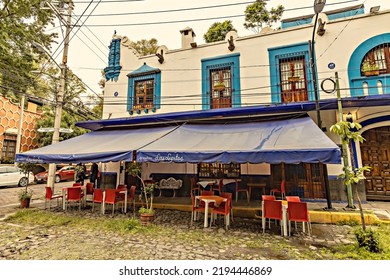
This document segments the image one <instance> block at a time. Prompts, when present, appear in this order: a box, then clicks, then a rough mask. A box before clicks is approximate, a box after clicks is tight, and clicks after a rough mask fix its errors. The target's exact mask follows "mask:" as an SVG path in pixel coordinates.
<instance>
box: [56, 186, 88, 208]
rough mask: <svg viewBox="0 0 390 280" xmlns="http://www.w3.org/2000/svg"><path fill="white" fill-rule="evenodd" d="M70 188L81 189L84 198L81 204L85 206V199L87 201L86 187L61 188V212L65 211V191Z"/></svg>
mask: <svg viewBox="0 0 390 280" xmlns="http://www.w3.org/2000/svg"><path fill="white" fill-rule="evenodd" d="M70 188H81V191H82V192H83V193H84V196H83V204H84V206H85V204H86V201H87V200H86V199H87V187H86V186H76V187H64V188H62V210H64V211H65V210H66V195H67V194H66V193H67V190H68V189H70Z"/></svg>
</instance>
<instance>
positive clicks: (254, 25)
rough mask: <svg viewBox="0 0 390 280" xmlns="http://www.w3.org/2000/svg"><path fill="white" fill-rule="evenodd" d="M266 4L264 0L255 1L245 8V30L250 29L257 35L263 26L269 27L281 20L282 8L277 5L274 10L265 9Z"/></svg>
mask: <svg viewBox="0 0 390 280" xmlns="http://www.w3.org/2000/svg"><path fill="white" fill-rule="evenodd" d="M266 5H267V3H266V2H265V1H264V0H256V1H255V2H254V3H253V4H250V5H248V6H246V9H245V23H244V27H245V29H252V30H253V31H254V32H255V33H259V32H260V30H261V29H262V28H263V24H265V25H266V26H268V27H271V25H272V23H274V22H277V21H278V20H280V19H281V18H282V15H283V12H284V7H283V6H282V5H278V6H277V7H276V8H271V10H270V11H268V10H267V9H266Z"/></svg>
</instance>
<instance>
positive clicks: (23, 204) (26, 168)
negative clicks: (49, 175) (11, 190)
mask: <svg viewBox="0 0 390 280" xmlns="http://www.w3.org/2000/svg"><path fill="white" fill-rule="evenodd" d="M33 167H34V164H32V163H21V164H19V168H20V169H21V171H22V172H24V174H25V177H26V178H27V184H26V186H25V187H24V188H22V189H21V190H20V191H19V192H18V198H19V201H20V208H29V207H30V201H31V197H32V196H33V190H32V189H30V188H29V187H28V184H29V180H28V178H29V173H30V172H31V170H32V168H33Z"/></svg>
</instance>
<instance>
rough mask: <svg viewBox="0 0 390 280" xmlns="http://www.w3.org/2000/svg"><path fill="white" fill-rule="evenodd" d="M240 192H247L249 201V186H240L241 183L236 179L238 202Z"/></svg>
mask: <svg viewBox="0 0 390 280" xmlns="http://www.w3.org/2000/svg"><path fill="white" fill-rule="evenodd" d="M239 192H245V193H246V199H247V200H248V203H249V191H248V189H247V188H240V184H239V183H238V180H237V179H236V202H237V201H238V193H239Z"/></svg>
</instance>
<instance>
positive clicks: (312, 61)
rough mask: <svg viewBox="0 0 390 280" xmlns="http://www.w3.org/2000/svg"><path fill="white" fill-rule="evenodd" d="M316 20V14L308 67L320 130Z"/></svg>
mask: <svg viewBox="0 0 390 280" xmlns="http://www.w3.org/2000/svg"><path fill="white" fill-rule="evenodd" d="M317 20H318V13H316V17H315V20H314V28H313V34H312V37H311V44H310V66H311V75H312V76H311V77H312V81H313V90H314V99H315V102H316V112H317V125H318V127H319V128H321V129H322V121H321V112H320V104H319V100H318V85H317V78H316V76H317V75H316V67H315V65H314V34H315V31H316V27H317Z"/></svg>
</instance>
